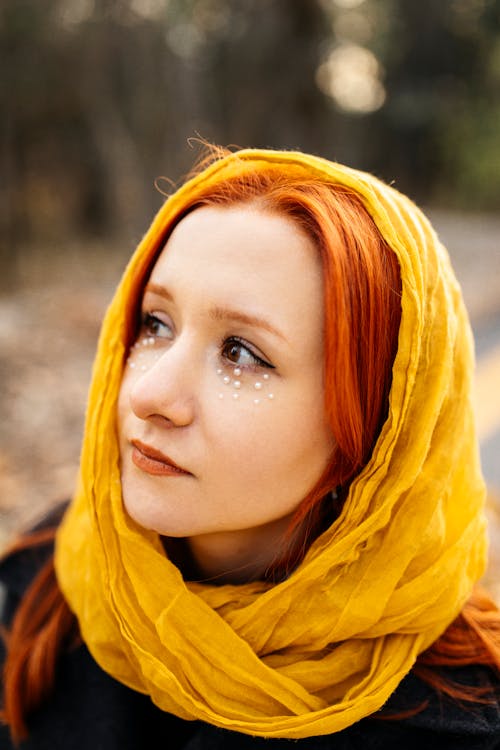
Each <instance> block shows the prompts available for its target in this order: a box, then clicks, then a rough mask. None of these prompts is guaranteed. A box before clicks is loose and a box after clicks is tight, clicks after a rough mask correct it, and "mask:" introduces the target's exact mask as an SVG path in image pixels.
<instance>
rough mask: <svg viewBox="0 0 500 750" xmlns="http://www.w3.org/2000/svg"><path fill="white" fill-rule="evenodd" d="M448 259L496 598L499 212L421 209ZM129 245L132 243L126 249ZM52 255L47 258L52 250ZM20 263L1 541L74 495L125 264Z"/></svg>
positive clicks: (105, 260)
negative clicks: (107, 315) (97, 360)
mask: <svg viewBox="0 0 500 750" xmlns="http://www.w3.org/2000/svg"><path fill="white" fill-rule="evenodd" d="M429 215H430V216H431V218H432V220H433V222H434V224H435V226H436V228H437V229H438V231H439V233H440V235H441V238H442V239H443V241H444V243H445V244H446V245H447V247H448V249H449V251H450V254H451V256H452V262H453V264H454V266H455V270H456V272H457V276H458V278H459V280H460V282H461V284H462V288H463V292H464V297H465V301H466V304H467V307H468V309H469V313H470V316H471V320H472V323H473V328H474V332H475V337H476V347H477V354H478V370H477V378H476V404H477V405H476V409H477V416H478V428H479V434H480V439H481V455H482V460H483V468H484V472H485V476H486V479H487V483H488V486H489V494H490V503H489V511H488V512H489V517H490V530H491V560H490V567H489V570H488V574H487V576H486V580H485V582H486V583H487V585H488V586H489V588H490V589H492V590H493V591H494V593H495V595H496V598H497V601H500V575H499V573H500V461H499V458H498V457H499V455H500V388H499V384H500V253H499V240H498V238H499V237H500V218H495V217H491V216H466V217H461V216H457V215H452V214H447V213H442V212H432V211H430V212H429ZM133 244H134V243H133V242H131V243H130V249H131V248H132V247H133ZM51 257H52V256H51ZM47 258H48V256H47V257H46V256H44V254H43V253H42V252H39V253H38V254H35V255H30V256H29V257H27V258H25V259H24V260H21V265H20V269H19V277H20V285H19V287H18V288H16V289H15V290H13V291H12V292H11V293H7V294H4V295H3V297H1V298H0V377H1V382H2V388H1V391H0V413H1V415H2V419H1V421H0V546H1V545H3V544H5V542H6V540H7V539H8V538H9V537H10V536H11V535H12V534H13V533H14V532H15V531H17V530H18V529H20V528H23V527H25V526H27V525H30V524H31V523H33V521H34V520H36V519H37V518H38V517H39V516H40V515H41V514H42V513H43V512H44V511H45V510H46V509H47V508H48V507H50V506H51V505H52V504H53V503H54V502H55V501H58V500H60V499H63V498H67V497H69V496H70V495H71V493H72V488H73V484H74V479H75V475H76V471H77V466H78V455H79V447H80V437H81V431H82V426H83V418H84V408H85V399H86V392H87V386H88V382H89V378H90V371H91V363H92V358H93V354H94V350H95V345H96V340H97V334H98V329H99V323H100V320H101V318H102V315H103V312H104V310H105V307H106V304H107V302H108V301H109V299H110V298H111V296H112V293H113V289H114V286H115V284H116V282H117V280H118V278H119V275H120V273H121V270H122V269H123V267H124V264H125V262H126V255H125V254H124V253H123V252H122V251H116V250H113V252H111V251H110V249H109V248H107V247H104V246H103V247H100V246H98V245H96V246H92V247H85V248H81V247H78V246H75V247H72V248H71V247H70V248H65V250H64V253H60V254H59V257H56V258H55V259H54V258H52V259H51V260H50V261H49V260H48V259H47Z"/></svg>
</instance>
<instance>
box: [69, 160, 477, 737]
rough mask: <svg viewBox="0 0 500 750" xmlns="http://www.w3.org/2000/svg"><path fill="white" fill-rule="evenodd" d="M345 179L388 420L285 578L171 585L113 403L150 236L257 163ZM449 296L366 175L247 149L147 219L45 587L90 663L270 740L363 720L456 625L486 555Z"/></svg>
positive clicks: (404, 205) (111, 329)
mask: <svg viewBox="0 0 500 750" xmlns="http://www.w3.org/2000/svg"><path fill="white" fill-rule="evenodd" d="M271 162H272V163H280V164H282V165H297V164H298V165H302V166H303V167H305V168H306V169H308V170H311V171H312V172H314V173H316V174H318V175H320V176H321V178H322V179H324V180H327V181H331V182H334V183H340V184H342V185H346V186H349V187H351V188H353V189H354V190H355V191H356V192H357V193H358V194H359V196H360V197H361V199H362V200H363V202H364V204H365V205H366V207H367V209H368V211H369V212H370V214H371V215H372V217H373V219H374V220H375V223H376V224H377V226H378V227H379V229H380V231H381V233H382V235H383V236H384V237H385V239H386V241H387V242H388V244H389V245H390V246H391V247H392V248H393V250H394V251H395V252H396V254H397V256H398V258H399V262H400V266H401V274H402V284H403V294H402V321H401V329H400V337H399V348H398V352H397V356H396V360H395V365H394V374H393V385H392V390H391V395H390V410H389V416H388V419H387V420H386V423H385V425H384V427H383V429H382V432H381V434H380V437H379V440H378V442H377V444H376V446H375V449H374V452H373V456H372V458H371V460H370V462H369V463H368V465H367V466H366V467H365V469H364V471H363V472H362V474H361V475H360V476H359V477H358V478H357V479H356V480H355V482H354V483H353V485H352V487H351V490H350V493H349V496H348V498H347V501H346V504H345V507H344V510H343V513H342V515H341V517H340V518H339V519H338V520H337V521H336V522H335V523H334V524H333V526H332V527H331V528H330V529H328V530H327V531H326V532H325V533H324V534H323V535H322V536H321V537H319V538H318V539H317V541H316V542H315V543H314V544H313V546H312V547H311V549H310V550H309V552H308V554H307V556H306V558H305V560H304V561H303V563H302V564H301V565H300V566H299V568H298V569H297V570H295V572H294V573H293V574H292V575H291V576H290V577H289V578H288V579H287V580H286V581H284V582H282V583H279V584H277V585H275V586H272V585H270V584H268V583H260V582H257V583H250V584H246V585H238V586H236V585H234V586H233V585H225V586H221V587H215V586H210V585H201V584H193V583H186V582H184V581H183V579H182V576H181V574H180V573H179V571H178V570H177V568H176V567H175V566H174V565H172V564H171V563H170V562H169V560H168V559H167V558H166V556H165V554H164V551H163V547H162V545H161V542H160V539H159V538H158V536H157V535H156V534H154V533H151V532H147V531H144V530H142V529H140V528H139V527H138V526H137V525H135V524H134V523H133V522H132V521H131V520H130V519H129V518H128V517H127V516H126V515H125V513H124V511H123V507H122V501H121V493H120V470H119V452H118V444H117V435H116V424H115V409H116V401H117V395H118V390H119V386H120V379H121V375H122V370H123V367H124V361H125V357H126V355H127V352H126V332H127V320H128V318H129V317H130V315H131V311H132V309H133V308H134V305H135V302H136V299H137V294H138V289H139V286H140V284H141V282H142V279H143V277H144V274H145V273H146V269H148V268H149V267H150V265H151V261H152V258H153V257H154V256H155V254H156V253H157V251H158V249H159V248H160V247H161V246H162V244H163V243H164V241H165V235H166V233H167V232H168V227H169V225H170V224H171V223H172V221H174V220H175V218H176V217H178V215H179V213H180V212H182V210H183V207H185V206H186V204H187V203H188V202H191V201H192V200H193V198H195V197H196V194H197V191H199V190H200V189H202V188H203V189H204V188H205V187H206V186H207V185H210V184H211V183H213V184H215V183H217V182H218V181H219V180H220V179H221V177H224V176H226V175H231V174H236V173H240V172H243V171H245V170H248V169H254V168H256V167H257V168H258V166H259V164H262V163H264V164H269V163H271ZM472 367H473V354H472V344H471V336H470V330H469V326H468V322H467V317H466V314H465V311H464V307H463V304H462V300H461V295H460V290H459V287H458V285H457V282H456V281H455V278H454V276H453V274H452V271H451V269H450V266H449V261H448V257H447V254H446V251H445V250H444V248H443V247H442V246H441V245H440V243H439V240H438V239H437V237H436V235H435V233H434V232H433V230H432V228H431V227H430V225H429V223H428V222H427V220H426V219H425V217H423V216H422V214H421V213H420V212H419V210H418V209H417V208H416V207H415V206H414V205H413V204H412V203H411V202H410V201H409V200H408V199H407V198H405V197H404V196H402V195H400V194H399V193H397V192H396V191H395V190H393V189H392V188H390V187H388V186H386V185H384V184H383V183H381V182H380V181H378V180H377V179H375V178H374V177H372V176H370V175H367V174H364V173H361V172H357V171H355V170H351V169H348V168H345V167H342V166H340V165H337V164H333V163H330V162H328V161H325V160H322V159H319V158H316V157H312V156H307V155H303V154H298V153H293V152H273V151H255V150H245V151H240V152H237V153H236V154H233V155H231V156H229V157H226V158H225V159H222V160H220V161H218V162H216V163H215V164H212V165H211V166H210V167H209V168H208V169H206V170H205V171H204V172H202V173H201V175H199V176H197V177H195V178H194V179H193V180H191V181H189V182H188V183H186V185H184V186H183V187H182V188H181V189H180V190H179V191H178V192H177V193H176V194H175V195H174V196H172V197H171V198H170V199H169V200H168V201H167V202H166V203H165V205H164V206H163V207H162V208H161V209H160V211H159V213H158V215H157V217H156V218H155V220H154V222H153V224H152V226H151V228H150V229H149V231H148V232H147V234H146V235H145V237H144V239H143V241H142V242H141V244H140V245H139V248H138V249H137V251H136V253H135V255H134V256H133V258H132V260H131V262H130V264H129V266H128V268H127V270H126V272H125V274H124V278H123V280H122V282H121V284H120V286H119V287H118V290H117V292H116V295H115V297H114V299H113V301H112V304H111V306H110V308H109V310H108V313H107V316H106V319H105V321H104V325H103V329H102V334H101V338H100V343H99V349H98V353H97V358H96V362H95V366H94V373H93V380H92V385H91V390H90V396H89V405H88V414H87V423H86V430H85V438H84V443H83V451H82V459H81V472H80V480H79V486H78V490H77V492H76V495H75V499H74V502H73V503H72V505H71V506H70V509H69V511H68V512H67V514H66V517H65V519H64V522H63V525H62V527H61V529H60V532H59V535H58V538H57V546H56V570H57V575H58V579H59V582H60V585H61V588H62V591H63V593H64V595H65V597H66V598H67V600H68V602H69V604H70V606H71V608H72V609H73V610H74V612H75V613H76V615H77V617H78V620H79V622H80V627H81V631H82V635H83V638H84V640H85V642H86V643H87V645H88V647H89V649H90V651H91V653H92V654H93V656H94V658H95V659H96V661H97V662H98V663H99V664H100V665H101V666H102V667H103V668H104V669H105V670H106V671H107V672H109V673H110V674H111V675H113V676H114V677H115V678H116V679H118V680H120V681H121V682H123V683H125V684H126V685H129V686H130V687H132V688H134V689H135V690H138V691H140V692H144V693H148V694H149V695H150V696H151V698H152V700H153V701H154V703H155V704H157V705H158V706H159V707H160V708H161V709H163V710H165V711H169V712H172V713H174V714H176V715H177V716H180V717H182V718H185V719H202V720H204V721H207V722H210V723H212V724H215V725H217V726H220V727H225V728H228V729H233V730H237V731H239V732H244V733H247V734H254V735H262V736H268V737H290V738H300V737H306V736H310V735H320V734H326V733H331V732H336V731H339V730H341V729H343V728H344V727H346V726H348V725H350V724H353V723H354V722H356V721H358V720H359V719H361V718H363V717H364V716H367V715H369V714H371V713H373V712H374V711H376V710H377V709H379V708H380V707H381V706H382V705H383V704H384V703H385V701H386V700H387V698H388V697H389V695H390V694H391V693H392V692H393V691H394V689H395V688H396V686H397V685H398V683H399V682H400V681H401V679H402V678H403V677H404V675H405V674H406V673H407V672H408V671H409V670H410V669H411V667H412V665H413V664H414V662H415V659H416V657H417V655H418V654H419V653H420V652H421V651H423V650H424V649H425V648H426V647H428V646H429V645H430V644H431V643H432V642H433V641H434V640H435V639H436V638H437V637H438V636H439V635H440V634H441V633H442V632H443V630H444V629H445V628H446V627H447V625H448V624H449V623H450V622H451V621H452V620H453V619H454V618H455V616H456V615H457V614H458V612H459V610H460V609H461V607H462V605H463V604H464V602H465V600H466V599H467V597H468V595H469V593H470V591H471V589H472V586H473V584H474V582H475V581H476V580H477V579H478V578H479V577H480V576H481V574H482V572H483V568H484V563H485V553H486V543H485V522H484V517H483V502H484V486H483V481H482V478H481V474H480V469H479V463H478V454H477V444H476V437H475V430H474V422H473V416H472V408H471V398H470V392H471V382H470V380H471V376H472Z"/></svg>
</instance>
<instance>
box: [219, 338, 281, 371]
mask: <svg viewBox="0 0 500 750" xmlns="http://www.w3.org/2000/svg"><path fill="white" fill-rule="evenodd" d="M222 356H223V357H224V359H226V360H227V361H228V362H231V364H234V365H239V366H240V367H248V368H252V367H268V368H272V369H274V366H273V365H272V364H270V362H266V360H265V359H262V357H259V356H258V354H256V353H255V352H253V351H252V349H251V348H250V347H249V346H248V344H245V343H244V342H243V341H239V340H238V339H235V338H231V339H227V341H225V342H224V344H223V346H222Z"/></svg>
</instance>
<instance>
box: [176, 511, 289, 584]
mask: <svg viewBox="0 0 500 750" xmlns="http://www.w3.org/2000/svg"><path fill="white" fill-rule="evenodd" d="M289 523H290V517H289V516H287V517H286V518H279V519H277V520H276V521H271V522H270V523H268V524H265V525H263V526H258V527H255V528H253V529H243V530H238V531H221V532H213V533H211V534H200V535H198V536H193V537H189V538H187V539H185V540H183V541H184V545H183V546H184V550H185V553H187V555H186V554H184V556H183V557H184V560H179V559H177V560H176V559H174V560H173V561H174V562H176V564H178V565H179V563H180V565H179V567H181V570H182V571H183V573H184V575H185V576H186V577H189V578H194V579H196V580H200V581H206V582H207V583H214V584H221V585H222V584H224V583H236V584H238V583H248V582H249V581H255V580H260V579H262V578H265V575H266V571H267V570H268V569H269V568H270V567H271V566H272V564H273V563H274V562H276V560H277V558H278V557H279V555H280V552H281V550H282V543H283V540H284V535H285V531H286V529H287V528H288V526H289ZM171 541H174V542H175V540H171ZM167 547H168V544H167ZM174 547H175V548H176V549H177V550H178V549H179V548H178V545H176V544H175V543H174V545H173V548H174ZM173 548H172V552H173ZM174 556H175V553H174ZM177 557H178V556H177ZM186 558H187V559H186Z"/></svg>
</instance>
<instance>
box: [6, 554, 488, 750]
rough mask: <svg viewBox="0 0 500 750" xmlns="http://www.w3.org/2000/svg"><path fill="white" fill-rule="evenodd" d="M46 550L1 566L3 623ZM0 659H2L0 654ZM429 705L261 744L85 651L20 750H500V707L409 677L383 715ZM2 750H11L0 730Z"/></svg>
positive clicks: (483, 672)
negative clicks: (180, 714) (166, 704)
mask: <svg viewBox="0 0 500 750" xmlns="http://www.w3.org/2000/svg"><path fill="white" fill-rule="evenodd" d="M50 553H51V549H50V547H45V548H39V549H37V550H27V551H23V552H18V553H16V554H14V555H11V556H10V557H8V558H6V559H5V560H4V561H3V562H2V563H1V564H0V582H1V583H2V585H3V587H4V603H3V618H2V620H3V622H4V623H8V622H9V621H10V619H11V617H12V614H13V612H14V611H15V609H16V607H17V605H18V603H19V600H20V598H21V597H22V594H23V592H24V591H25V589H26V586H27V585H28V584H29V582H30V581H31V579H32V578H33V576H34V574H35V573H36V570H37V569H38V568H39V566H40V564H41V563H42V562H43V559H44V558H46V557H47V555H48V554H50ZM2 660H3V655H2ZM449 676H451V677H452V678H453V679H454V680H456V681H458V682H462V683H464V684H467V685H471V684H472V685H478V684H483V683H484V681H485V680H490V681H493V682H496V683H497V684H498V679H497V678H496V677H494V676H493V674H492V673H491V672H490V670H489V669H486V668H484V667H480V666H478V667H466V668H461V669H454V670H450V672H449ZM424 702H427V706H426V708H425V709H424V710H422V711H420V712H418V713H415V714H414V715H412V716H410V717H409V718H406V719H404V720H387V719H380V718H367V719H363V720H362V721H360V722H358V723H357V724H355V725H354V726H351V727H349V728H347V729H345V730H343V731H341V732H338V733H335V734H332V735H327V736H324V737H309V738H306V739H302V740H298V741H297V740H285V739H262V738H258V737H249V736H247V735H243V734H240V733H237V732H230V731H226V730H222V729H218V728H217V727H213V726H211V725H209V724H205V723H203V722H201V721H192V722H190V721H184V720H182V719H178V718H177V717H175V716H172V715H170V714H167V713H165V712H163V711H160V710H159V709H158V708H156V707H155V706H154V705H153V704H152V703H151V701H150V699H149V697H148V696H145V695H141V694H140V693H137V692H135V691H134V690H130V689H129V688H127V687H125V686H124V685H122V684H121V683H119V682H117V681H116V680H114V679H113V678H112V677H110V676H109V675H107V674H106V673H105V672H103V670H102V669H101V668H100V667H99V666H98V665H97V664H96V662H95V661H94V660H93V658H92V657H91V656H90V654H89V652H88V650H87V648H86V647H85V645H81V646H79V647H77V648H75V649H73V650H72V651H70V652H68V653H66V654H65V655H64V656H63V657H62V659H61V661H60V664H59V667H58V672H57V677H56V687H55V692H54V694H53V695H52V697H51V698H50V700H49V701H48V703H47V704H46V705H45V706H43V707H42V708H41V709H40V710H39V711H38V712H37V713H36V714H35V715H33V716H32V717H31V718H30V721H29V729H30V736H29V738H28V740H26V741H25V742H22V743H21V744H20V745H19V746H18V747H19V750H144V749H145V748H165V749H166V750H245V748H248V750H260V748H263V749H265V750H273V749H274V748H275V749H276V750H283V749H284V748H290V750H293V748H294V747H295V744H296V742H300V745H301V747H303V748H304V750H358V749H359V750H413V749H415V750H417V748H418V750H433V749H434V748H436V750H462V749H463V750H500V706H499V705H498V704H494V705H482V704H474V705H472V704H470V703H469V704H459V703H457V702H455V701H453V700H451V699H449V698H447V697H445V696H442V695H438V694H437V693H436V692H435V691H434V690H433V689H431V688H430V687H429V686H427V685H426V684H425V683H423V682H422V681H420V680H419V679H418V678H417V677H416V676H415V675H413V674H412V673H410V674H409V675H408V676H407V677H406V678H405V679H404V680H403V682H402V683H401V684H400V686H399V687H398V689H397V690H396V692H395V693H394V694H393V695H392V696H391V698H390V700H389V702H388V704H387V705H386V707H385V710H384V712H385V713H386V714H388V713H391V712H402V711H406V710H408V709H412V708H416V707H418V706H420V705H421V704H422V703H424ZM0 750H14V746H13V745H12V744H11V741H10V739H9V733H8V730H7V728H6V727H2V726H0Z"/></svg>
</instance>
